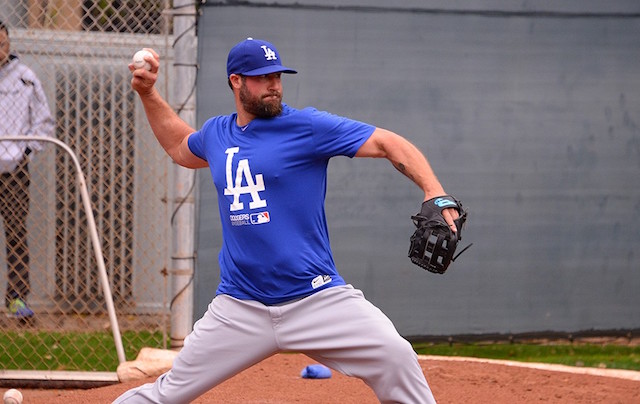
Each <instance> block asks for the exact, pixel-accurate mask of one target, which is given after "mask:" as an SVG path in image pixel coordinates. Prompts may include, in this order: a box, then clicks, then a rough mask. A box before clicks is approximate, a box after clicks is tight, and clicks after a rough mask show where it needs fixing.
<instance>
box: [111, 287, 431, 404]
mask: <svg viewBox="0 0 640 404" xmlns="http://www.w3.org/2000/svg"><path fill="white" fill-rule="evenodd" d="M278 352H300V353H304V354H306V355H307V356H309V357H310V358H312V359H313V360H316V361H318V362H319V363H322V364H324V365H326V366H328V367H330V368H332V369H334V370H336V371H339V372H341V373H343V374H345V375H348V376H355V377H358V378H360V379H362V380H363V381H364V382H365V383H366V384H367V385H368V386H369V387H371V388H372V389H373V391H374V392H375V394H376V396H377V397H378V399H379V400H380V402H382V403H406V404H410V403H411V404H413V403H416V404H417V403H435V400H434V398H433V395H432V393H431V390H430V388H429V386H428V384H427V381H426V379H425V377H424V374H423V373H422V369H421V368H420V364H419V363H418V359H417V355H416V354H415V352H414V351H413V348H412V347H411V345H410V344H409V342H407V341H406V340H405V339H404V338H402V336H400V334H398V332H397V331H396V329H395V327H394V326H393V324H392V323H391V321H390V320H389V319H388V318H387V316H385V315H384V314H383V313H382V311H380V310H379V309H378V308H377V307H375V306H374V305H373V304H371V303H370V302H369V301H367V300H366V299H365V298H364V296H363V294H362V292H361V291H360V290H357V289H354V288H353V287H352V286H350V285H347V286H336V287H332V288H328V289H325V290H322V291H320V292H317V293H315V294H313V295H311V296H308V297H306V298H304V299H300V300H296V301H293V302H290V303H286V304H282V305H276V306H265V305H264V304H261V303H259V302H256V301H250V300H238V299H235V298H233V297H230V296H227V295H219V296H216V297H215V298H214V299H213V301H212V302H211V304H209V307H208V309H207V312H206V313H205V314H204V316H203V317H202V318H201V319H200V320H198V321H197V322H196V323H195V325H194V329H193V331H192V332H191V333H190V334H189V335H188V336H187V338H186V339H185V344H184V347H183V348H182V350H181V351H180V353H179V354H178V356H177V357H176V358H175V359H174V362H173V367H172V369H171V370H169V371H168V372H167V373H165V374H163V375H161V376H160V377H159V378H158V379H157V380H156V381H155V383H149V384H145V385H142V386H140V387H137V388H134V389H132V390H129V391H127V392H125V393H124V394H122V395H121V396H120V397H118V398H117V399H116V401H115V403H127V404H133V403H171V404H174V403H188V402H190V401H192V400H194V399H196V398H197V397H199V396H200V395H202V394H204V393H206V392H207V391H208V390H210V389H211V388H213V387H214V386H216V385H218V384H220V383H222V382H223V381H225V380H227V379H229V378H231V377H232V376H234V375H235V374H237V373H239V372H241V371H242V370H244V369H247V368H249V367H250V366H252V365H254V364H256V363H258V362H260V361H262V360H263V359H266V358H268V357H269V356H271V355H273V354H275V353H278ZM336 399H337V400H339V398H338V397H336Z"/></svg>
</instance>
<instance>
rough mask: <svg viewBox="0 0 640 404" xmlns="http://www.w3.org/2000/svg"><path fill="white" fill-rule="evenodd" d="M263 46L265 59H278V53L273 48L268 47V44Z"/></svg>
mask: <svg viewBox="0 0 640 404" xmlns="http://www.w3.org/2000/svg"><path fill="white" fill-rule="evenodd" d="M261 48H262V50H263V51H264V58H265V59H267V60H278V58H277V57H276V53H275V52H274V51H272V50H271V48H269V47H267V45H262V46H261Z"/></svg>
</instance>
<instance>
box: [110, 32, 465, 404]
mask: <svg viewBox="0 0 640 404" xmlns="http://www.w3.org/2000/svg"><path fill="white" fill-rule="evenodd" d="M150 50H151V49H150ZM151 51H152V53H153V55H154V57H153V58H151V57H147V58H146V59H147V61H148V62H149V63H150V64H151V66H152V67H151V70H150V71H147V70H145V69H143V68H141V69H135V68H134V67H133V65H129V69H130V70H131V71H132V73H133V78H132V86H133V88H134V90H135V91H137V92H138V94H139V96H140V99H141V100H142V103H143V105H144V108H145V111H146V114H147V118H148V120H149V123H150V124H151V128H152V130H153V132H154V134H155V136H156V137H157V139H158V141H159V142H160V144H161V145H162V147H163V148H164V149H165V150H166V152H167V153H168V154H169V156H171V158H172V159H173V160H174V161H175V162H176V163H177V164H180V165H182V166H184V167H189V168H202V167H209V169H210V170H211V174H212V176H213V182H214V185H215V187H216V190H217V192H218V200H219V212H220V219H221V222H222V233H223V240H224V241H223V245H222V248H221V251H220V254H219V263H220V271H221V272H220V284H219V286H218V289H217V291H216V296H215V298H214V299H213V300H212V302H211V303H210V305H209V307H208V309H207V311H206V313H205V314H204V315H203V317H202V318H201V319H199V320H198V321H197V322H196V323H195V325H194V328H193V331H192V332H191V333H190V334H189V336H188V337H187V338H186V339H185V342H184V347H183V348H182V350H181V351H180V353H179V355H178V356H177V357H176V358H175V360H174V362H173V367H172V368H171V370H169V371H168V372H167V373H165V374H163V375H161V376H160V377H159V378H158V379H157V380H156V381H155V383H150V384H145V385H143V386H140V387H137V388H135V389H132V390H129V391H127V392H125V393H124V394H122V395H121V396H120V397H119V398H117V399H116V401H115V402H117V403H180V402H190V401H192V400H194V399H195V398H197V397H198V396H200V395H202V394H203V393H205V392H206V391H208V390H209V389H211V388H213V387H214V386H216V385H218V384H220V383H222V382H223V381H225V380H226V379H228V378H230V377H232V376H234V375H235V374H237V373H239V372H240V371H242V370H244V369H246V368H248V367H250V366H252V365H254V364H256V363H258V362H260V361H262V360H263V359H265V358H267V357H269V356H271V355H273V354H275V353H278V352H287V351H288V352H301V353H304V354H306V355H308V356H309V357H310V358H312V359H314V360H316V361H318V362H320V363H322V364H324V365H326V366H328V367H330V368H332V369H334V370H336V371H339V372H341V373H343V374H345V375H349V376H355V377H358V378H360V379H362V380H363V381H364V382H365V383H367V385H369V386H370V387H371V388H372V389H373V391H374V392H375V394H376V396H377V397H378V399H379V400H380V401H381V402H383V403H434V402H435V400H434V398H433V395H432V393H431V390H430V388H429V386H428V384H427V381H426V379H425V377H424V374H423V372H422V369H421V368H420V365H419V363H418V360H417V356H416V354H415V352H414V351H413V349H412V347H411V345H410V344H409V343H408V342H407V341H406V340H405V339H404V338H402V337H401V336H400V335H399V334H398V332H397V331H396V329H395V327H394V326H393V324H392V323H391V321H390V320H389V319H388V318H387V317H386V316H385V315H384V314H383V313H382V312H381V311H380V310H379V309H378V308H376V307H375V306H374V305H372V304H371V303H370V302H369V301H367V300H366V299H365V298H364V296H363V294H362V292H361V291H359V290H358V289H355V288H354V287H353V286H351V285H349V284H347V283H346V282H345V281H344V279H343V278H342V277H341V276H340V274H339V273H338V271H337V269H336V266H335V264H334V261H333V257H332V254H331V248H330V244H329V235H328V231H327V222H326V217H325V212H324V199H325V192H326V182H327V164H328V162H329V159H330V158H331V157H334V156H338V155H344V156H349V157H384V158H387V159H388V160H390V161H391V163H392V164H393V165H394V166H395V167H396V168H397V169H398V170H399V171H400V172H402V173H403V174H404V175H406V176H407V177H409V178H410V179H411V180H413V181H414V182H415V183H416V184H417V185H418V186H419V187H420V188H421V189H422V190H423V191H424V195H425V200H429V199H432V198H433V197H436V196H439V195H446V194H445V192H444V190H443V188H442V186H441V184H440V183H439V181H438V180H437V178H436V176H435V175H434V173H433V171H432V169H431V167H430V165H429V163H428V162H427V160H426V158H425V157H424V156H423V154H422V153H421V152H420V151H418V149H417V148H416V147H414V146H413V145H412V144H411V143H409V142H408V141H407V140H405V139H404V138H403V137H401V136H399V135H397V134H395V133H393V132H390V131H388V130H385V129H381V128H376V127H374V126H371V125H368V124H366V123H362V122H358V121H354V120H351V119H347V118H344V117H340V116H336V115H332V114H329V113H327V112H323V111H318V110H316V109H314V108H305V109H295V108H293V107H290V106H288V105H286V104H283V103H282V83H281V75H282V74H283V73H289V74H295V73H296V71H295V70H294V69H292V68H289V67H286V66H283V65H282V62H281V59H280V54H279V53H278V51H277V50H276V48H275V46H274V45H273V44H271V43H269V42H266V41H263V40H258V39H251V38H248V39H246V40H244V41H242V42H240V43H238V44H237V45H236V46H234V47H233V48H232V49H231V51H230V52H229V55H228V59H227V76H228V84H229V86H230V87H231V90H232V91H233V95H234V98H235V104H236V113H233V114H231V115H227V116H216V117H213V118H210V119H209V120H208V121H207V122H205V124H204V125H203V126H202V128H200V130H195V129H193V128H191V127H190V126H189V125H188V124H187V123H185V122H184V121H183V120H181V119H180V118H179V117H178V116H177V115H176V114H175V113H174V111H173V110H172V109H171V107H170V106H169V105H168V104H167V103H166V102H165V101H164V100H163V99H162V98H161V96H160V94H159V92H158V91H157V90H156V88H155V87H154V83H155V82H156V79H157V75H158V66H159V57H158V55H157V53H155V52H153V50H151ZM457 215H458V212H457V211H456V210H454V209H446V210H445V211H444V212H443V216H444V217H445V218H446V222H447V223H448V224H449V226H451V227H452V229H455V224H454V219H456V218H457Z"/></svg>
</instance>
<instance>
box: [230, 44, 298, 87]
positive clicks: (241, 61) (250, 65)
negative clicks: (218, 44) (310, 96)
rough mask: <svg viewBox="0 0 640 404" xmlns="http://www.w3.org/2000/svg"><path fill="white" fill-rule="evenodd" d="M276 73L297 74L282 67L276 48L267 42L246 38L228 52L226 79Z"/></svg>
mask: <svg viewBox="0 0 640 404" xmlns="http://www.w3.org/2000/svg"><path fill="white" fill-rule="evenodd" d="M278 72H281V73H291V74H295V73H298V72H297V71H295V70H293V69H291V68H289V67H286V66H282V62H281V61H280V54H279V53H278V51H277V49H276V47H275V46H273V44H271V43H269V42H267V41H262V40H259V39H253V38H247V39H245V40H244V41H242V42H240V43H238V44H237V45H236V46H234V47H233V48H231V50H230V51H229V57H228V58H227V77H229V76H231V75H232V74H242V75H243V76H260V75H262V74H271V73H278Z"/></svg>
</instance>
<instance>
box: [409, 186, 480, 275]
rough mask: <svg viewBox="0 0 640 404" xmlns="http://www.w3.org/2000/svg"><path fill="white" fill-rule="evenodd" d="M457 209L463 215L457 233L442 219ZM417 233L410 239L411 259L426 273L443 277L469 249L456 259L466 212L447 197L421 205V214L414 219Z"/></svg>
mask: <svg viewBox="0 0 640 404" xmlns="http://www.w3.org/2000/svg"><path fill="white" fill-rule="evenodd" d="M447 208H454V209H456V210H457V211H458V214H459V215H460V216H459V217H458V218H457V219H455V220H454V223H455V224H456V228H457V230H458V231H457V232H454V231H453V230H451V228H450V227H449V225H448V224H447V222H446V221H445V220H444V217H443V216H442V211H443V210H445V209H447ZM411 219H413V223H414V224H415V225H416V231H415V232H414V233H413V235H412V236H411V246H410V247H409V258H411V262H413V263H414V264H416V265H418V266H420V267H422V268H424V269H426V270H427V271H430V272H434V273H438V274H443V273H445V271H446V270H447V268H448V267H449V264H451V262H453V261H455V259H456V258H458V256H459V255H460V254H462V253H463V252H464V251H465V250H466V249H467V248H469V247H471V244H469V245H468V246H467V247H465V248H464V249H463V250H462V251H460V252H459V253H458V255H455V256H454V254H455V252H456V247H457V246H458V242H459V241H460V240H461V239H462V228H463V226H464V223H465V222H466V220H467V211H466V210H465V209H463V207H462V204H461V203H460V201H458V200H457V199H455V198H454V197H452V196H449V195H445V196H439V197H436V198H432V199H429V200H428V201H425V202H423V203H422V209H420V213H418V214H417V215H415V216H411Z"/></svg>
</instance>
